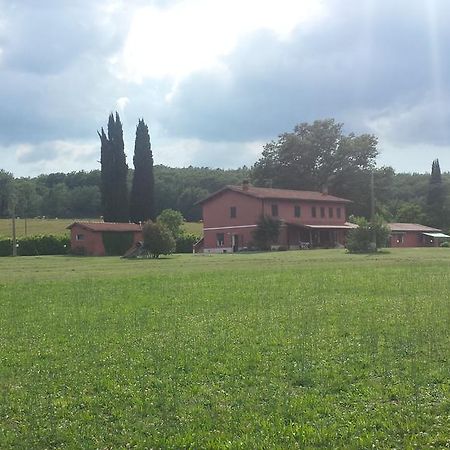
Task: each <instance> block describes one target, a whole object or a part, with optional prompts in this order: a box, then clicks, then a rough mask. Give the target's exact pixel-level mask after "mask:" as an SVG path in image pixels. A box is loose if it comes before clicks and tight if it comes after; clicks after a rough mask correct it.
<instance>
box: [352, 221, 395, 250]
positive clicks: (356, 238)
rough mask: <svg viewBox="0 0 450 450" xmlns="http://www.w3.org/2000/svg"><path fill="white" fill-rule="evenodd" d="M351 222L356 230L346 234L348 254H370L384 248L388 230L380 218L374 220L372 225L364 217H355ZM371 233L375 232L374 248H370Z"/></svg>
mask: <svg viewBox="0 0 450 450" xmlns="http://www.w3.org/2000/svg"><path fill="white" fill-rule="evenodd" d="M352 221H353V222H354V223H355V224H356V225H358V228H354V229H352V230H350V231H349V233H348V237H347V250H348V251H349V252H350V253H371V252H376V251H377V249H379V248H382V247H385V246H386V243H387V239H388V236H389V229H388V228H387V227H386V225H384V224H383V222H382V220H381V219H380V218H376V219H375V222H374V224H371V223H370V222H368V221H367V219H365V218H364V217H355V218H353V219H352ZM373 232H375V240H376V242H375V248H373V247H372V240H373V237H372V236H373Z"/></svg>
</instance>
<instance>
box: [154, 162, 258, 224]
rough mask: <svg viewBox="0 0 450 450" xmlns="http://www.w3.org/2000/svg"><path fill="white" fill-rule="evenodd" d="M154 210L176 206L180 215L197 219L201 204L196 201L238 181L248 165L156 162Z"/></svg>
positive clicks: (188, 218) (238, 182) (191, 219)
mask: <svg viewBox="0 0 450 450" xmlns="http://www.w3.org/2000/svg"><path fill="white" fill-rule="evenodd" d="M154 172H155V201H156V214H159V213H160V212H161V211H163V210H164V209H176V210H178V211H180V212H181V214H183V217H184V218H185V219H186V220H188V221H192V222H198V221H199V220H200V219H201V218H202V216H201V208H200V207H199V206H196V205H195V203H196V202H197V201H199V200H201V199H202V198H204V197H206V196H207V195H208V194H210V193H212V192H215V191H217V190H219V189H221V188H223V187H224V186H226V185H227V184H240V183H242V180H244V179H246V178H248V176H249V175H248V173H249V171H248V169H247V168H246V167H243V168H241V169H234V170H223V169H210V168H208V167H184V168H172V167H166V166H155V168H154Z"/></svg>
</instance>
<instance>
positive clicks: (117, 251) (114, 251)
mask: <svg viewBox="0 0 450 450" xmlns="http://www.w3.org/2000/svg"><path fill="white" fill-rule="evenodd" d="M102 240H103V246H104V247H105V252H106V255H107V256H122V255H123V254H124V253H125V252H126V251H127V250H128V249H129V248H130V247H131V246H132V244H133V233H132V232H131V231H130V232H126V233H117V232H114V231H103V232H102Z"/></svg>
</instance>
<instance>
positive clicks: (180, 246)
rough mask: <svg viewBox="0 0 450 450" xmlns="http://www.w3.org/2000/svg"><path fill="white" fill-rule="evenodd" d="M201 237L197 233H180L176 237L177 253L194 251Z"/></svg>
mask: <svg viewBox="0 0 450 450" xmlns="http://www.w3.org/2000/svg"><path fill="white" fill-rule="evenodd" d="M199 239H200V238H199V236H197V235H196V234H188V233H181V234H179V235H178V236H177V238H176V249H175V253H192V249H193V246H194V244H195V243H196V242H197V241H198V240H199Z"/></svg>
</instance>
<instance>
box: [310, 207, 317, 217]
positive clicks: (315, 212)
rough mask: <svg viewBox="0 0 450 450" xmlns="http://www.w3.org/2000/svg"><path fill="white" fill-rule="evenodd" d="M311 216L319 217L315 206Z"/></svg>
mask: <svg viewBox="0 0 450 450" xmlns="http://www.w3.org/2000/svg"><path fill="white" fill-rule="evenodd" d="M311 216H313V217H317V211H316V207H315V206H313V207H312V208H311Z"/></svg>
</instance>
